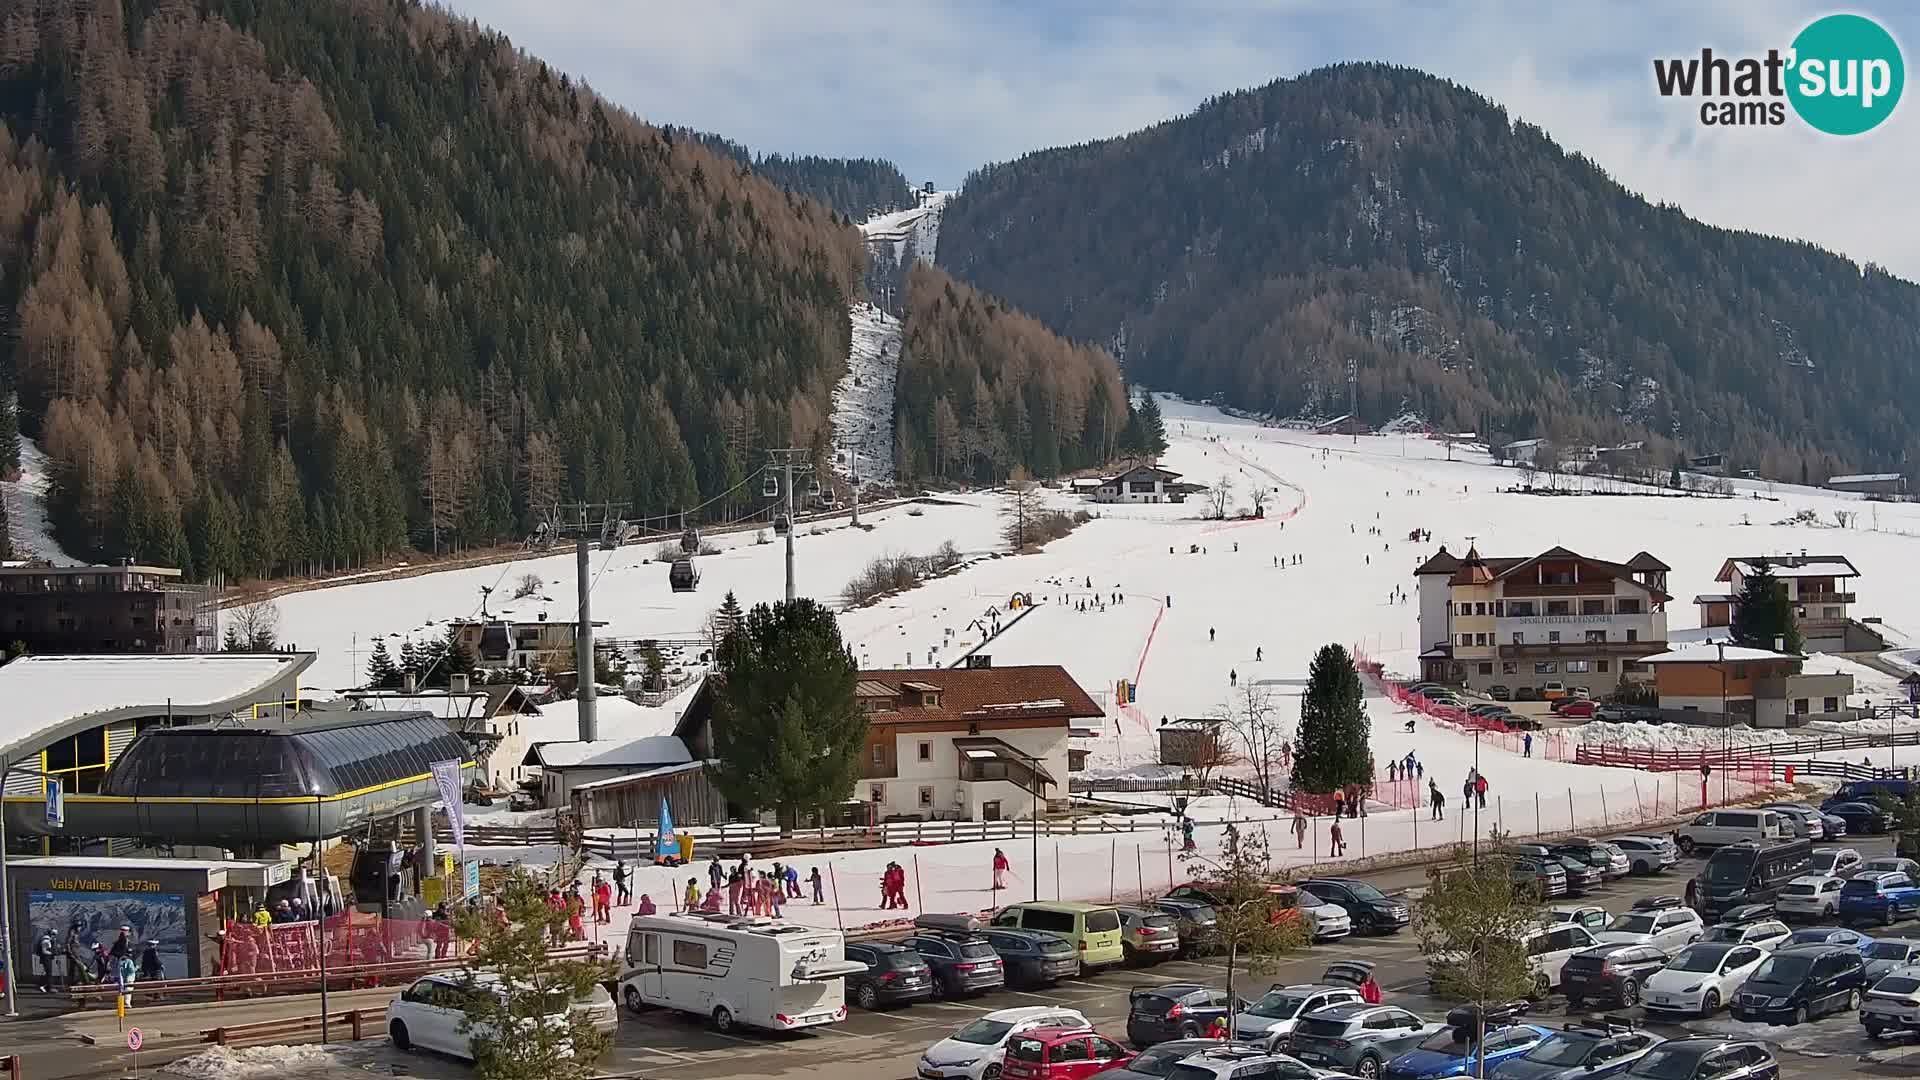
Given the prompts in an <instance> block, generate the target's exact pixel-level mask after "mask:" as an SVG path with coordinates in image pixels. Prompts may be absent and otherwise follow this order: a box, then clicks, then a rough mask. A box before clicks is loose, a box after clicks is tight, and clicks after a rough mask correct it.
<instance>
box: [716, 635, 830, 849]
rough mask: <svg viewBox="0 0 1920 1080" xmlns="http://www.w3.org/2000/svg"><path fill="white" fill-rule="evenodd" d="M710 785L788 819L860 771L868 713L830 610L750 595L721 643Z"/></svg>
mask: <svg viewBox="0 0 1920 1080" xmlns="http://www.w3.org/2000/svg"><path fill="white" fill-rule="evenodd" d="M715 667H716V669H717V672H718V675H717V679H718V682H719V687H718V690H719V693H718V695H717V696H716V698H715V703H714V704H715V713H716V715H715V717H714V722H713V731H714V751H715V754H716V756H717V757H718V759H719V763H718V765H717V767H716V768H715V769H714V773H713V779H714V784H715V785H716V786H717V787H718V788H719V789H720V791H721V793H722V794H723V795H725V796H726V797H727V798H728V799H729V800H731V801H733V802H737V803H739V804H741V805H743V806H747V807H761V806H769V807H773V808H775V809H777V810H778V811H779V814H780V820H781V822H782V823H783V825H785V826H786V827H788V828H791V827H793V826H794V825H795V824H796V823H797V822H798V820H799V816H800V812H801V811H802V810H804V809H806V808H809V807H821V806H832V805H838V804H840V803H842V802H844V801H846V799H847V798H848V796H849V793H851V792H852V791H853V785H854V782H855V781H856V780H858V779H859V776H860V752H861V750H862V749H863V748H864V746H865V744H866V737H867V718H866V716H865V715H864V714H862V713H861V712H860V710H859V709H858V708H857V707H856V706H855V704H854V700H853V684H854V666H853V657H852V655H851V654H849V653H848V652H847V648H846V645H845V644H844V643H843V642H842V641H841V638H840V627H839V624H838V622H837V620H836V619H835V618H834V615H833V612H832V611H831V610H829V609H828V608H826V607H824V606H822V605H821V604H819V603H817V602H815V601H813V600H810V599H806V598H804V597H803V598H801V599H798V600H792V601H783V602H781V603H778V604H772V605H768V604H757V605H755V606H754V608H753V610H751V611H749V612H747V615H746V618H745V619H743V620H742V621H741V622H740V624H739V625H738V626H737V627H736V628H735V629H734V631H733V633H731V634H728V635H727V637H726V640H724V641H722V642H721V643H720V647H719V649H718V650H717V653H716V661H715Z"/></svg>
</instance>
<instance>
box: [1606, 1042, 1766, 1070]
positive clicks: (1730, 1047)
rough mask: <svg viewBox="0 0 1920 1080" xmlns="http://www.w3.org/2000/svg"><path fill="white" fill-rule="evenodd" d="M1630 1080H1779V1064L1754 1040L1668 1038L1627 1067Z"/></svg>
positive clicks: (1761, 1044) (1762, 1044)
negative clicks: (1631, 1079)
mask: <svg viewBox="0 0 1920 1080" xmlns="http://www.w3.org/2000/svg"><path fill="white" fill-rule="evenodd" d="M1626 1075H1627V1076H1628V1077H1631V1078H1633V1080H1780V1063H1779V1062H1778V1061H1776V1060H1775V1059H1774V1056H1773V1051H1772V1050H1770V1049H1768V1048H1767V1044H1766V1043H1763V1042H1760V1041H1759V1040H1757V1039H1728V1038H1724V1037H1721V1036H1717V1035H1694V1036H1689V1037H1687V1038H1684V1039H1668V1040H1667V1041H1666V1042H1663V1043H1661V1044H1660V1045H1659V1046H1656V1047H1654V1048H1653V1049H1652V1050H1650V1051H1648V1052H1647V1055H1646V1056H1645V1057H1643V1058H1641V1059H1640V1060H1639V1061H1636V1062H1634V1063H1633V1064H1632V1065H1630V1066H1628V1068H1627V1072H1626Z"/></svg>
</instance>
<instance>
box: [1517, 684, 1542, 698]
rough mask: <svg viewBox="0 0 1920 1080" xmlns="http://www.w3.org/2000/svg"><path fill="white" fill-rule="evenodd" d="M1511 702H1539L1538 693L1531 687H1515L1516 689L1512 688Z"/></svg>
mask: <svg viewBox="0 0 1920 1080" xmlns="http://www.w3.org/2000/svg"><path fill="white" fill-rule="evenodd" d="M1513 700H1515V701H1539V700H1540V691H1538V690H1535V689H1534V688H1533V687H1531V686H1516V687H1514V688H1513Z"/></svg>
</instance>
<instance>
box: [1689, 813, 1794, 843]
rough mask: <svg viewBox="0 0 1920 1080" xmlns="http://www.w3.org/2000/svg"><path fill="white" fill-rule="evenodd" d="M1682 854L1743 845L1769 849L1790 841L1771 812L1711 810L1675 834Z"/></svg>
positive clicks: (1777, 816) (1778, 817) (1778, 820)
mask: <svg viewBox="0 0 1920 1080" xmlns="http://www.w3.org/2000/svg"><path fill="white" fill-rule="evenodd" d="M1675 831H1676V832H1678V833H1679V834H1680V835H1679V843H1680V850H1681V851H1682V852H1691V851H1693V850H1694V849H1695V848H1709V847H1723V846H1725V845H1728V844H1738V843H1741V842H1742V841H1747V840H1751V841H1755V842H1757V843H1759V844H1762V845H1765V844H1769V843H1772V842H1773V841H1776V840H1784V839H1786V838H1787V827H1786V825H1785V824H1784V823H1782V822H1781V820H1780V815H1778V814H1775V813H1774V812H1773V811H1771V810H1709V811H1707V812H1706V813H1704V814H1701V815H1699V816H1698V817H1696V818H1694V819H1693V820H1692V821H1689V822H1687V823H1686V824H1685V825H1682V826H1680V828H1679V829H1677V830H1675Z"/></svg>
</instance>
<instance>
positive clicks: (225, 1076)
mask: <svg viewBox="0 0 1920 1080" xmlns="http://www.w3.org/2000/svg"><path fill="white" fill-rule="evenodd" d="M354 1049H356V1048H352V1047H349V1048H346V1050H344V1051H343V1050H341V1049H340V1048H336V1047H329V1046H319V1045H316V1044H313V1043H300V1044H297V1045H293V1046H240V1047H226V1046H216V1047H214V1048H213V1049H211V1050H208V1051H206V1052H204V1053H199V1054H195V1055H193V1056H192V1057H185V1058H181V1059H180V1060H179V1061H176V1062H174V1063H173V1064H171V1065H168V1066H167V1067H165V1068H163V1069H161V1070H160V1071H161V1072H163V1073H165V1074H167V1075H168V1076H183V1077H187V1078H188V1080H268V1078H270V1077H280V1076H289V1075H290V1076H314V1075H319V1074H320V1072H321V1070H325V1069H330V1068H341V1067H345V1066H347V1065H349V1064H350V1062H349V1060H348V1058H349V1055H351V1056H352V1057H356V1058H357V1057H365V1056H366V1055H364V1054H352V1051H353V1050H354Z"/></svg>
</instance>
